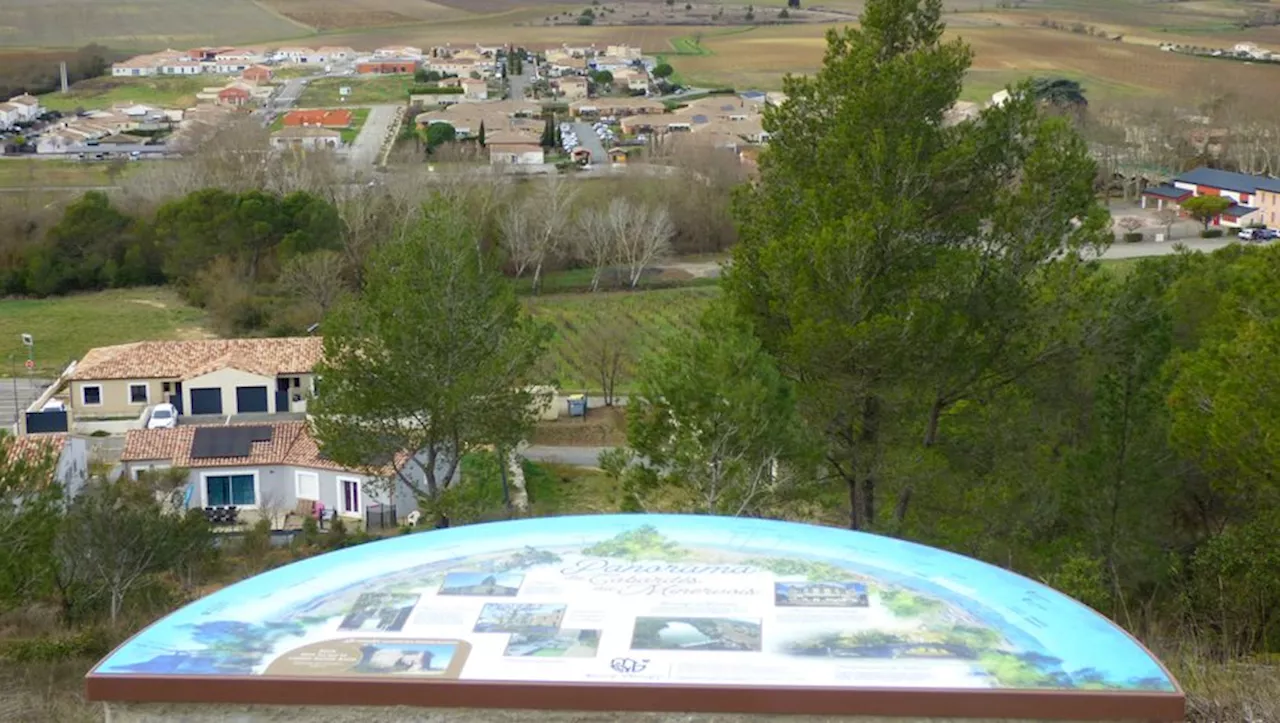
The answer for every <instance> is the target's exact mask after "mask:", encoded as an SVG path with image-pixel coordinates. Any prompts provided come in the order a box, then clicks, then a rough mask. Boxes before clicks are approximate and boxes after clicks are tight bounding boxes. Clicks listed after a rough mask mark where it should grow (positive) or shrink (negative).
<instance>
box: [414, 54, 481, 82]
mask: <svg viewBox="0 0 1280 723" xmlns="http://www.w3.org/2000/svg"><path fill="white" fill-rule="evenodd" d="M476 66H477V63H476V61H474V60H457V59H454V58H429V59H428V60H427V61H426V65H425V66H424V67H426V69H427V70H434V71H435V72H437V73H440V74H441V75H456V76H459V77H462V76H469V75H471V74H472V73H479V72H480V70H479V68H477V67H476Z"/></svg>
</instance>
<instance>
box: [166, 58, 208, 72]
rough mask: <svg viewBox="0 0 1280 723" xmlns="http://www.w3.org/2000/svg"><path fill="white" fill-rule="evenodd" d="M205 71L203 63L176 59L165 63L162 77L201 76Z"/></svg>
mask: <svg viewBox="0 0 1280 723" xmlns="http://www.w3.org/2000/svg"><path fill="white" fill-rule="evenodd" d="M204 71H205V66H204V64H203V63H201V62H200V61H198V60H191V59H189V58H176V59H174V60H169V61H165V62H164V63H163V64H162V65H161V66H160V75H200V74H201V73H203V72H204Z"/></svg>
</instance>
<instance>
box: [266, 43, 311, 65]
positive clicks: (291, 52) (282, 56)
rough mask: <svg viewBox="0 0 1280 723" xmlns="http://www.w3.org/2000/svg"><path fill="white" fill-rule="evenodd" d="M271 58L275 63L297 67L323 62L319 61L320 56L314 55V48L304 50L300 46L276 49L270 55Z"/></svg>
mask: <svg viewBox="0 0 1280 723" xmlns="http://www.w3.org/2000/svg"><path fill="white" fill-rule="evenodd" d="M271 57H272V59H273V60H275V61H276V62H280V63H294V64H297V65H314V64H318V63H323V62H324V61H323V60H321V59H320V56H319V55H318V54H317V53H316V51H315V49H314V48H304V47H301V46H297V47H294V46H289V47H284V48H276V50H275V52H274V53H272V54H271Z"/></svg>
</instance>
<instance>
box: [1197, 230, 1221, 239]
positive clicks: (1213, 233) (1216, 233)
mask: <svg viewBox="0 0 1280 723" xmlns="http://www.w3.org/2000/svg"><path fill="white" fill-rule="evenodd" d="M1221 237H1222V229H1220V228H1207V229H1205V230H1203V231H1201V232H1200V238H1221Z"/></svg>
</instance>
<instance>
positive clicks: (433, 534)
mask: <svg viewBox="0 0 1280 723" xmlns="http://www.w3.org/2000/svg"><path fill="white" fill-rule="evenodd" d="M406 683H431V685H405V684H406ZM655 686H661V690H662V691H663V694H662V695H656V694H655V693H654V687H655ZM88 687H89V693H90V696H91V697H92V698H93V699H96V700H129V701H149V700H154V701H188V702H201V701H218V702H243V703H265V702H271V703H288V702H295V703H315V702H319V703H326V702H328V703H343V704H352V705H355V704H372V705H388V704H410V705H428V706H468V707H506V708H521V707H531V708H543V709H555V708H564V709H595V710H704V711H737V712H762V713H765V712H767V713H825V714H831V713H846V714H850V713H864V714H879V715H946V716H964V715H970V716H973V715H981V716H987V717H1009V716H1024V717H1030V718H1045V719H1055V718H1056V719H1062V718H1071V719H1076V720H1085V719H1090V718H1094V719H1103V718H1105V719H1107V720H1117V719H1123V718H1130V717H1132V718H1140V719H1144V720H1176V719H1178V718H1180V716H1181V714H1182V707H1183V705H1182V701H1183V698H1182V694H1181V692H1180V690H1179V689H1178V686H1177V684H1176V683H1175V682H1174V680H1173V679H1172V678H1171V677H1170V675H1169V674H1168V672H1166V671H1165V670H1164V668H1163V667H1162V666H1161V665H1160V663H1159V662H1158V661H1157V660H1156V659H1155V658H1154V657H1153V656H1152V655H1151V654H1150V653H1149V652H1148V651H1147V650H1145V649H1144V648H1143V647H1142V646H1141V645H1140V644H1139V643H1137V642H1136V641H1135V640H1134V639H1133V638H1131V637H1130V636H1129V635H1127V634H1126V633H1125V632H1124V631H1123V630H1121V629H1120V628H1118V627H1117V626H1116V625H1114V624H1113V623H1112V622H1110V621H1109V620H1107V619H1106V618H1104V617H1102V616H1100V615H1098V614H1097V613H1095V612H1094V611H1092V610H1090V609H1089V608H1087V607H1085V606H1084V605H1081V604H1080V603H1078V602H1076V601H1074V600H1072V599H1071V598H1069V597H1066V596H1064V595H1062V594H1061V593H1058V592H1056V591H1054V590H1052V589H1050V588H1047V587H1045V586H1043V585H1040V584H1037V583H1035V582H1032V581H1031V580H1028V579H1026V578H1023V577H1020V576H1018V575H1015V574H1012V573H1010V572H1007V571H1005V570H1001V569H999V568H996V567H993V566H990V565H987V564H985V563H981V562H977V561H975V560H972V559H969V558H965V557H961V556H958V555H954V554H951V553H947V552H943V551H940V550H936V549H932V548H928V547H924V546H921V545H916V544H912V543H907V542H903V541H900V540H895V539H891V538H886V537H879V536H875V535H868V534H861V533H855V532H849V531H845V530H840V529H834V528H826V527H815V526H810V525H801V524H794V523H786V522H775V521H768V520H755V519H734V518H717V517H700V516H684V515H602V516H584V517H558V518H542V519H531V520H521V521H513V522H500V523H493V524H484V525H471V526H466V527H457V528H452V529H446V530H436V531H430V532H422V533H417V534H411V535H405V536H401V537H396V538H392V539H388V540H385V541H381V542H376V543H370V544H366V545H361V546H359V547H354V548H350V549H346V550H342V551H339V552H333V553H329V554H325V555H320V556H318V557H314V558H311V559H308V560H304V561H301V562H297V563H294V564H291V565H288V566H285V567H282V568H280V569H277V570H273V571H270V572H267V573H264V574H262V575H259V576H257V577H254V578H252V579H249V580H246V581H244V582H241V583H238V584H236V585H233V586H231V587H228V588H226V589H223V590H221V591H219V592H217V593H214V594H212V595H210V596H208V597H206V598H204V599H202V600H199V601H197V602H195V603H192V604H190V605H188V606H186V607H184V608H182V609H180V610H178V611H177V612H175V613H173V614H171V615H169V616H168V617H166V618H164V619H163V620H160V621H159V622H157V623H155V624H154V625H152V626H151V627H149V628H147V629H146V630H144V631H142V632H141V633H139V634H138V635H136V636H135V637H134V638H133V639H131V640H129V641H128V642H126V643H125V644H124V645H122V646H121V647H119V648H118V649H117V650H115V651H114V652H113V653H111V654H110V655H109V656H108V657H107V658H106V659H104V660H103V661H102V662H101V663H99V664H98V666H97V667H96V668H95V669H94V670H93V671H92V672H91V673H90V675H89V680H88Z"/></svg>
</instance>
